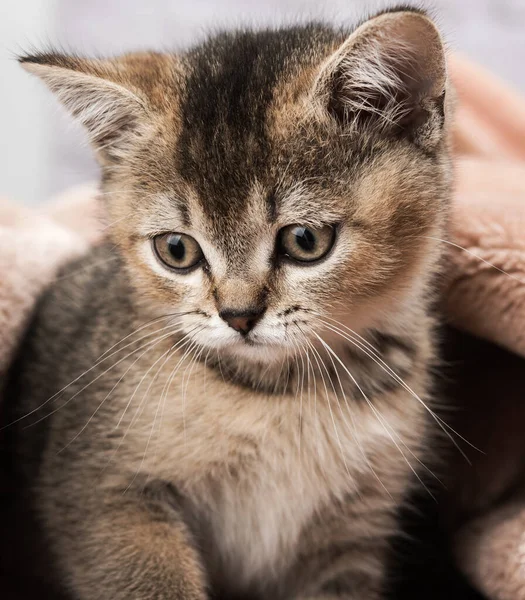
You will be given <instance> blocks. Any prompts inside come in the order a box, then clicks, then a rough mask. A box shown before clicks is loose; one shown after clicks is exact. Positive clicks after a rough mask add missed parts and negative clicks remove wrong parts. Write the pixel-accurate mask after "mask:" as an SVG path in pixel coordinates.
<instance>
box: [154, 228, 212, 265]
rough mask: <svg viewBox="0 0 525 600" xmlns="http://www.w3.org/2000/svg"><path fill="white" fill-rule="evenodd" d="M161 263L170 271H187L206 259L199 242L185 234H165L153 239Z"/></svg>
mask: <svg viewBox="0 0 525 600" xmlns="http://www.w3.org/2000/svg"><path fill="white" fill-rule="evenodd" d="M153 246H154V248H155V252H156V254H157V256H158V257H159V259H160V261H161V262H163V263H164V264H165V265H166V266H167V267H170V269H180V270H182V271H186V270H188V269H191V268H193V267H196V266H197V265H198V264H199V263H200V262H201V261H202V259H203V258H204V255H203V253H202V250H201V247H200V246H199V244H197V242H196V241H195V240H194V239H193V238H192V237H190V236H189V235H185V234H183V233H164V234H162V235H157V236H156V237H155V238H153Z"/></svg>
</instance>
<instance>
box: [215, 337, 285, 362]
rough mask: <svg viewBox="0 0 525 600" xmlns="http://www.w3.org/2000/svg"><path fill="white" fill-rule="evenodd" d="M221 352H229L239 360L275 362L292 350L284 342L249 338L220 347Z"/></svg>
mask: <svg viewBox="0 0 525 600" xmlns="http://www.w3.org/2000/svg"><path fill="white" fill-rule="evenodd" d="M218 352H219V354H223V353H224V354H227V355H228V356H230V357H232V358H235V359H236V360H238V361H239V362H253V363H268V364H271V363H275V362H282V361H283V360H284V359H285V358H286V357H287V356H290V350H289V348H287V347H286V346H285V345H284V344H276V343H267V342H257V341H253V340H250V339H249V338H247V339H242V340H239V341H238V342H236V343H233V344H228V345H226V346H224V347H223V348H220V349H218Z"/></svg>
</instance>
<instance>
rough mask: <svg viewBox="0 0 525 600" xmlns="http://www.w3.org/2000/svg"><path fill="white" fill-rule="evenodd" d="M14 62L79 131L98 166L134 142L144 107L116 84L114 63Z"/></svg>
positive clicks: (49, 56) (61, 58) (51, 57)
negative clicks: (52, 98) (37, 81)
mask: <svg viewBox="0 0 525 600" xmlns="http://www.w3.org/2000/svg"><path fill="white" fill-rule="evenodd" d="M18 60H19V62H20V64H21V65H22V67H23V68H24V69H25V70H26V71H28V72H29V73H32V74H34V75H37V76H38V77H40V79H42V81H44V83H46V85H47V86H48V88H49V89H50V90H51V91H52V92H54V93H55V94H56V96H57V97H58V99H59V100H60V101H61V102H62V104H63V105H64V106H65V107H66V109H67V110H68V111H69V112H70V113H71V114H72V115H73V116H74V117H75V118H76V119H77V120H78V121H80V123H82V125H84V127H85V128H86V129H87V131H88V134H89V137H90V140H91V142H92V144H93V145H94V147H95V149H96V150H97V154H98V157H99V159H100V160H101V162H102V163H107V162H114V161H115V160H118V159H119V158H120V157H121V155H122V154H123V153H125V152H126V151H127V147H128V146H129V144H130V143H131V142H132V141H133V136H136V135H140V130H141V124H142V123H143V122H144V121H145V117H146V114H147V105H146V102H145V101H144V100H143V99H142V98H140V97H139V95H138V94H137V93H136V91H135V90H133V89H130V87H128V86H126V85H124V84H122V83H120V82H119V81H118V77H117V75H118V69H117V68H116V66H115V62H114V61H103V60H95V59H83V58H79V57H75V56H67V55H63V54H58V53H43V54H34V55H28V56H21V57H19V59H18Z"/></svg>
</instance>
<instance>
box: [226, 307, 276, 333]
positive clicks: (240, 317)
mask: <svg viewBox="0 0 525 600" xmlns="http://www.w3.org/2000/svg"><path fill="white" fill-rule="evenodd" d="M264 311H265V309H264V308H262V309H255V310H243V311H239V310H229V309H224V310H221V311H220V312H219V316H220V317H221V319H223V320H224V321H225V322H226V323H227V324H228V325H229V326H230V327H231V328H232V329H235V331H238V332H239V333H240V334H241V335H247V334H248V333H250V331H251V330H252V329H253V328H254V327H255V325H256V324H257V322H258V321H259V320H260V318H261V317H262V316H263V314H264Z"/></svg>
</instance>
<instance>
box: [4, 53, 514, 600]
mask: <svg viewBox="0 0 525 600" xmlns="http://www.w3.org/2000/svg"><path fill="white" fill-rule="evenodd" d="M451 76H452V79H453V81H454V83H455V86H456V88H457V91H458V95H459V109H458V114H457V125H456V133H455V144H456V154H457V190H456V197H455V204H454V211H453V219H452V223H451V238H450V239H451V240H452V241H451V242H450V243H446V242H443V243H444V244H445V243H446V246H447V248H448V250H449V253H448V271H447V274H448V277H447V282H448V287H447V290H446V295H445V298H444V304H445V308H446V313H447V315H448V318H449V319H450V322H451V323H453V324H455V325H456V326H458V327H459V328H462V329H464V330H466V331H468V332H470V333H473V334H475V335H477V336H479V337H482V338H485V339H487V340H489V341H491V342H494V343H496V344H498V345H500V346H502V347H504V348H506V349H508V350H510V351H512V352H514V353H516V354H518V355H521V356H522V357H525V285H524V282H525V235H522V232H525V100H523V99H522V98H520V97H519V96H518V95H517V94H516V93H514V92H513V91H512V90H510V89H508V88H507V87H505V86H504V85H503V84H502V83H501V82H499V81H498V80H496V79H495V78H494V77H492V76H491V75H489V74H487V73H486V72H484V71H483V70H481V69H480V68H478V67H476V66H475V65H472V64H470V63H468V62H467V61H465V60H464V59H462V58H459V57H453V58H452V59H451ZM94 195H95V192H94V188H92V187H85V188H81V189H76V190H72V191H71V192H69V193H68V194H67V195H66V196H65V197H64V198H61V199H59V200H58V201H55V202H54V203H53V204H51V205H49V206H48V207H47V208H46V209H45V212H44V213H37V212H35V211H30V210H27V209H23V208H20V207H19V206H17V205H16V204H12V203H9V202H8V201H7V200H4V201H0V328H1V331H2V336H1V339H0V377H1V375H2V374H3V373H4V372H5V369H6V368H7V366H8V364H9V362H10V361H11V360H12V358H13V353H14V351H15V349H16V345H17V342H18V340H19V339H20V336H21V335H22V333H23V330H24V327H25V326H26V323H27V320H28V317H29V316H30V314H31V311H32V308H33V305H34V302H35V299H36V298H37V296H38V294H39V293H40V291H41V290H42V289H43V287H44V286H45V285H46V284H47V283H49V282H50V281H51V280H52V279H53V278H54V277H55V274H56V271H57V268H58V267H59V265H60V264H61V263H62V262H63V261H64V260H66V259H68V258H70V257H71V256H74V255H76V254H79V253H82V252H85V251H86V249H87V248H88V247H89V244H92V243H95V242H96V241H97V240H98V239H100V237H101V236H102V235H103V230H102V226H101V225H100V221H99V220H98V219H97V218H96V211H97V206H96V203H95V202H94ZM35 249H36V251H35ZM485 375H486V376H488V377H491V376H492V375H493V374H491V373H487V374H485ZM518 395H519V394H518ZM495 400H498V401H499V399H495ZM508 404H511V402H510V401H509V402H507V405H506V410H507V412H505V411H500V412H499V413H498V418H497V419H495V420H492V417H490V416H489V412H488V410H489V409H487V408H486V407H487V406H488V403H487V402H483V401H482V399H481V398H480V401H479V403H478V404H475V405H473V406H469V407H468V410H471V413H469V414H468V419H466V421H467V422H468V427H466V430H465V432H464V433H465V435H466V436H467V437H468V436H469V435H472V436H474V437H475V438H476V439H478V440H479V438H480V432H481V433H482V434H483V436H482V438H481V441H478V442H477V443H478V445H480V446H482V447H483V448H482V449H483V451H484V453H485V454H483V455H480V459H479V461H478V464H474V465H473V467H472V468H471V470H470V471H469V470H468V469H467V470H463V471H462V472H461V473H462V474H461V481H462V483H463V484H464V485H462V486H460V487H459V488H458V491H457V494H458V495H461V507H462V515H463V517H462V520H461V522H460V526H459V528H458V531H457V533H456V554H457V560H458V564H459V565H460V567H461V568H462V570H463V572H464V573H465V574H466V575H467V577H468V578H469V579H470V581H471V582H472V583H473V585H475V586H476V587H477V588H478V589H479V590H481V591H483V593H485V594H486V595H487V596H488V597H489V598H491V599H493V600H520V599H524V600H525V497H524V496H523V494H522V493H521V491H519V490H521V489H522V486H521V484H522V479H523V477H522V476H523V474H524V473H525V461H523V462H520V461H521V459H522V455H523V456H525V441H523V442H521V429H519V431H520V435H518V436H517V437H516V436H514V438H513V440H514V441H513V445H512V447H511V448H512V454H511V456H510V459H509V455H508V452H507V454H506V455H505V464H501V460H503V459H502V456H503V455H502V454H501V453H500V452H499V450H498V448H494V447H493V446H494V440H495V439H497V440H501V439H502V438H505V436H506V433H507V429H506V428H508V427H510V423H509V419H511V423H512V424H514V425H516V422H518V423H520V424H521V425H522V427H523V426H525V404H524V408H522V407H521V405H516V403H514V405H511V406H508ZM489 419H491V420H489ZM487 425H489V428H490V427H492V426H493V430H490V431H489V432H488V433H486V434H485V433H484V432H486V430H487ZM487 457H489V459H490V460H488V459H487ZM514 458H515V460H513V459H514ZM498 461H500V462H498ZM522 465H523V466H524V469H522V468H521V467H522ZM474 478H475V482H474V483H473V481H474ZM509 490H516V491H515V492H514V493H513V494H510V492H509ZM502 497H505V498H506V501H505V502H501V501H500V498H502ZM458 502H459V500H458Z"/></svg>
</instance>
